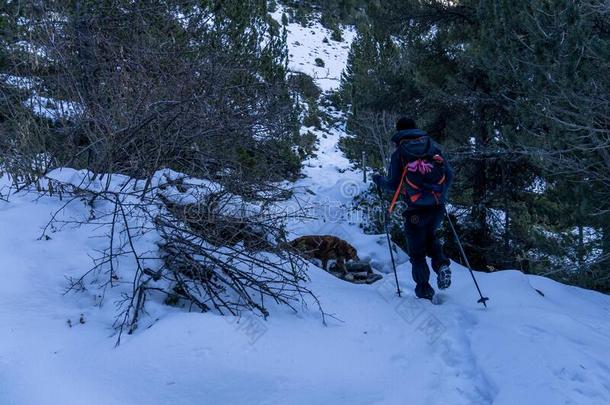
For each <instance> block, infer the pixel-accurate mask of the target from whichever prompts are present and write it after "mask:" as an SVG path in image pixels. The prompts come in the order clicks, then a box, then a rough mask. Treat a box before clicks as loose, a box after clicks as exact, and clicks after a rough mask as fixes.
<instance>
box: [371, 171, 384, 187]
mask: <svg viewBox="0 0 610 405" xmlns="http://www.w3.org/2000/svg"><path fill="white" fill-rule="evenodd" d="M382 178H383V176H382V175H381V174H379V173H375V174H374V175H373V183H375V184H377V185H379V182H380V181H381V179H382Z"/></svg>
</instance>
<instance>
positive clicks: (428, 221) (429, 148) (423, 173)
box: [373, 117, 453, 300]
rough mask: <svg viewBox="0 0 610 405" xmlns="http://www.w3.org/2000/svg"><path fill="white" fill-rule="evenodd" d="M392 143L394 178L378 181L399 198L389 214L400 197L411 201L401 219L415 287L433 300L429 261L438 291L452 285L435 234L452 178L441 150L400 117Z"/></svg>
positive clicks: (391, 172) (377, 177) (376, 179)
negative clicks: (429, 261)
mask: <svg viewBox="0 0 610 405" xmlns="http://www.w3.org/2000/svg"><path fill="white" fill-rule="evenodd" d="M392 142H394V144H395V146H396V149H395V150H394V152H393V153H392V158H391V161H390V168H389V170H388V172H389V176H388V177H387V178H384V177H383V176H381V175H379V174H376V175H374V176H373V181H374V182H375V184H377V185H378V186H380V187H381V188H382V189H384V190H386V191H390V192H392V193H393V194H394V198H393V199H392V203H391V205H390V208H389V212H390V213H391V211H392V210H393V208H394V205H395V204H396V201H397V200H398V197H399V196H402V197H403V198H404V199H405V200H406V202H407V209H406V210H405V211H404V212H403V214H402V215H403V217H404V220H405V234H406V237H407V244H408V253H409V259H410V261H411V267H412V275H413V281H415V284H416V287H415V295H416V296H417V297H418V298H425V299H429V300H432V298H433V297H434V289H433V288H432V286H431V285H430V283H429V279H430V270H429V269H428V264H427V263H426V256H429V257H430V258H431V259H432V269H433V270H434V272H435V273H436V274H437V276H438V278H437V286H438V288H439V289H441V290H443V289H446V288H448V287H449V286H450V284H451V269H450V267H449V264H450V262H449V260H448V259H447V257H446V256H445V255H444V253H443V247H442V245H441V242H440V241H439V239H438V238H437V236H436V231H437V230H438V228H439V226H440V224H441V222H442V221H443V217H444V214H445V201H446V196H447V190H448V189H449V186H450V185H451V181H452V179H453V173H452V171H451V168H450V167H449V164H448V162H447V161H446V160H445V159H444V157H443V155H442V152H441V149H440V147H439V145H438V144H437V143H436V142H434V141H433V140H432V139H431V138H430V137H429V136H428V134H427V133H426V132H425V131H422V130H421V129H418V128H417V126H416V124H415V121H414V120H412V119H410V118H406V117H403V118H400V119H399V120H398V121H397V123H396V133H395V134H394V135H393V136H392Z"/></svg>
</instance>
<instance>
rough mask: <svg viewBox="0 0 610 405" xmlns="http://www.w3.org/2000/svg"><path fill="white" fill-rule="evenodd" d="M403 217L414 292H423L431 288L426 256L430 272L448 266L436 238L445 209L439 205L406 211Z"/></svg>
mask: <svg viewBox="0 0 610 405" xmlns="http://www.w3.org/2000/svg"><path fill="white" fill-rule="evenodd" d="M403 215H404V218H405V233H406V236H407V244H408V248H409V249H408V250H409V258H410V261H411V268H412V274H413V281H415V284H416V287H415V291H416V293H417V292H423V291H425V290H428V289H431V288H432V287H431V286H430V284H429V279H430V270H429V269H428V264H427V263H426V256H428V257H430V258H431V259H432V270H434V272H435V273H438V269H439V268H440V267H441V266H442V265H444V264H446V265H449V260H448V259H447V257H446V256H445V254H444V253H443V246H442V245H441V242H440V240H439V239H438V237H437V236H436V231H437V230H438V228H439V226H440V224H441V222H442V221H443V217H444V215H445V207H444V206H442V205H441V206H433V207H425V208H418V209H408V210H406V211H405V212H404V213H403Z"/></svg>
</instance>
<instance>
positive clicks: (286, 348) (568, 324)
mask: <svg viewBox="0 0 610 405" xmlns="http://www.w3.org/2000/svg"><path fill="white" fill-rule="evenodd" d="M313 30H314V31H316V32H320V31H321V28H320V27H314V28H313ZM291 31H292V34H291V35H294V33H295V32H296V31H295V30H294V29H293V30H291ZM319 37H320V41H319V43H317V44H316V42H314V41H312V42H309V43H308V46H311V47H313V48H312V49H314V50H317V51H318V52H320V51H321V49H322V48H321V47H323V46H326V44H324V43H323V42H321V39H322V38H323V36H319ZM300 39H301V38H300V37H299V38H296V39H295V37H294V36H291V37H290V38H289V41H293V42H294V40H297V41H299V42H301V43H304V41H303V42H302V41H300ZM339 49H342V48H339ZM291 52H293V49H292V48H291ZM308 62H309V61H308ZM311 63H313V60H312V61H311ZM319 83H320V84H321V85H324V82H323V81H320V82H319ZM331 113H333V114H339V113H337V112H331ZM316 133H317V134H318V135H319V139H320V143H319V150H318V152H317V157H316V158H313V159H311V160H309V161H308V162H306V167H305V169H304V174H305V175H306V177H305V178H304V179H302V180H300V181H299V182H298V183H297V184H296V185H295V186H296V187H297V190H299V192H298V193H297V195H296V196H295V201H292V202H291V203H294V204H296V203H297V201H296V200H298V203H299V204H301V205H305V206H308V207H310V213H311V214H312V215H313V216H314V218H313V219H312V220H308V221H303V222H294V223H291V224H290V231H291V233H292V234H293V235H301V234H319V233H327V234H333V235H337V236H339V237H341V238H344V239H346V240H348V241H349V242H350V243H352V244H354V245H355V246H356V248H357V249H358V251H359V254H360V256H361V257H362V258H364V259H370V260H371V262H372V264H373V266H374V267H375V268H377V269H378V270H380V271H382V272H384V273H387V272H389V271H390V266H389V257H388V253H387V246H386V245H385V237H384V236H383V235H368V236H367V235H364V234H363V233H362V231H361V230H360V228H359V227H358V225H357V222H358V218H357V217H353V216H350V215H354V214H353V212H352V211H349V210H348V208H349V207H350V203H351V197H352V196H353V195H354V194H355V193H357V192H359V191H362V190H364V189H365V188H366V185H365V184H363V183H362V180H361V174H360V173H358V172H355V171H352V170H349V162H348V161H347V160H346V159H345V157H344V156H343V155H342V154H341V152H340V151H339V149H338V146H337V142H338V140H339V138H340V137H341V136H342V134H344V128H343V126H342V125H339V126H338V127H336V128H327V129H325V131H324V132H321V131H318V132H316ZM323 135H325V136H323ZM2 181H6V179H3V180H2ZM61 204H62V202H60V201H58V200H57V199H55V198H49V197H43V198H37V196H35V195H27V194H26V195H15V196H13V197H12V198H11V200H10V203H7V202H2V201H0V271H1V272H2V282H0V331H1V332H2V333H1V335H0V405H13V404H15V405H30V404H32V405H38V404H45V405H46V404H51V405H55V404H58V405H59V404H62V405H69V404H104V405H110V404H124V405H125V404H128V405H130V404H173V405H179V404H322V403H324V404H492V403H493V404H507V405H508V404H511V405H512V404H515V403H519V404H555V403H562V404H607V403H610V297H608V296H606V295H603V294H599V293H596V292H592V291H587V290H583V289H579V288H575V287H570V286H565V285H562V284H559V283H556V282H554V281H551V280H548V279H544V278H541V277H534V276H526V275H523V274H521V273H519V272H517V271H503V272H496V273H493V274H483V273H481V274H477V277H478V278H479V280H480V284H481V287H482V289H483V291H484V292H485V293H486V295H488V296H489V297H491V301H490V307H489V308H488V309H483V308H481V307H480V305H479V304H477V303H476V298H477V296H476V291H475V290H474V288H473V285H472V280H471V279H470V276H469V274H468V272H467V270H466V269H464V268H462V267H460V266H459V265H457V264H453V265H452V266H453V269H454V281H453V285H452V287H451V289H449V290H448V291H447V292H446V293H443V294H444V297H445V303H444V304H443V305H441V306H432V305H430V304H428V303H426V302H422V301H419V300H416V299H415V298H414V297H413V295H412V292H411V290H412V288H413V283H412V281H411V280H410V266H409V264H408V262H407V257H406V255H405V254H404V253H400V254H399V256H398V261H399V263H400V265H399V277H400V282H401V286H402V288H403V290H404V292H405V294H404V295H403V297H402V298H398V297H397V296H396V294H395V291H394V290H395V287H394V284H393V279H392V276H391V275H387V276H386V277H385V278H384V279H383V280H382V281H380V282H379V283H377V284H374V285H372V286H365V285H353V284H348V283H345V282H343V281H340V280H339V279H337V278H335V277H333V276H331V275H329V274H327V273H325V272H324V271H322V270H321V269H319V268H317V267H315V266H313V265H312V266H311V267H310V269H309V271H310V276H311V279H312V281H311V286H310V287H311V288H312V289H313V290H314V291H315V292H316V294H317V295H318V296H319V297H320V300H321V301H322V304H323V306H324V308H325V310H326V312H328V313H330V314H332V315H333V316H334V318H332V317H331V318H327V323H328V326H323V325H322V322H321V319H320V315H319V314H318V312H317V310H316V309H315V308H314V307H311V306H310V308H309V309H308V308H303V310H302V311H300V312H299V313H298V314H296V315H295V314H293V313H292V312H290V311H288V310H286V309H275V310H273V311H272V315H271V317H270V318H269V319H268V321H262V320H260V319H259V318H256V317H252V316H244V317H242V318H241V319H235V318H231V317H220V316H216V315H213V314H199V313H184V312H181V311H177V310H170V309H165V308H160V306H157V307H154V303H151V304H152V305H153V307H152V308H151V315H150V316H149V318H148V319H147V322H148V324H153V322H154V321H155V320H156V323H154V325H153V326H152V327H150V328H145V327H142V328H141V329H139V330H138V331H137V333H136V334H134V335H131V336H126V337H125V338H124V340H123V343H122V344H121V346H119V347H118V348H114V339H113V338H112V337H111V334H112V328H111V325H112V321H113V316H114V307H113V305H112V302H111V301H110V302H108V301H106V302H105V304H104V305H103V306H101V307H97V306H95V305H94V304H95V303H96V302H98V297H95V296H94V295H93V293H91V292H90V293H85V294H68V295H63V292H64V290H65V287H66V282H65V278H64V277H65V276H79V275H80V274H81V273H82V272H83V270H86V269H88V268H89V267H90V265H91V262H90V258H89V255H90V254H94V252H95V250H96V249H99V248H100V243H102V242H101V241H100V240H99V239H97V238H95V236H98V235H101V234H103V231H104V230H103V229H96V228H94V227H84V228H80V229H72V228H70V227H65V228H63V229H58V230H57V231H56V232H52V233H51V234H50V235H51V239H50V240H38V237H39V236H40V235H41V228H42V227H43V226H44V225H45V224H46V222H47V221H48V219H49V216H50V215H51V213H52V212H54V211H55V210H56V209H57V208H59V207H60V206H61ZM350 213H351V214H350ZM65 215H67V216H81V215H86V208H85V207H83V206H82V204H81V205H79V204H74V205H71V206H70V207H69V208H68V210H67V211H66V214H65ZM433 281H434V280H433ZM535 289H538V290H540V291H542V292H543V293H544V294H545V296H544V297H543V296H541V295H540V294H539V293H538V292H537V291H536V290H535ZM81 314H82V315H81ZM81 318H82V319H83V322H84V323H80V322H79V320H80V319H81ZM68 320H70V323H71V325H72V326H71V327H70V326H69V325H68V323H67V321H68Z"/></svg>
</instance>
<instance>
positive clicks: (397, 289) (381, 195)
mask: <svg viewBox="0 0 610 405" xmlns="http://www.w3.org/2000/svg"><path fill="white" fill-rule="evenodd" d="M377 193H378V194H379V199H380V200H381V204H382V206H383V212H384V218H383V226H384V227H385V236H386V238H387V239H388V249H390V258H392V269H394V279H395V280H396V292H397V293H398V296H399V297H400V296H401V295H400V286H399V285H398V273H396V262H395V261H394V252H393V251H392V241H391V240H390V231H389V230H388V212H387V210H386V209H385V204H384V203H383V194H382V193H381V187H379V185H378V184H377Z"/></svg>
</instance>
